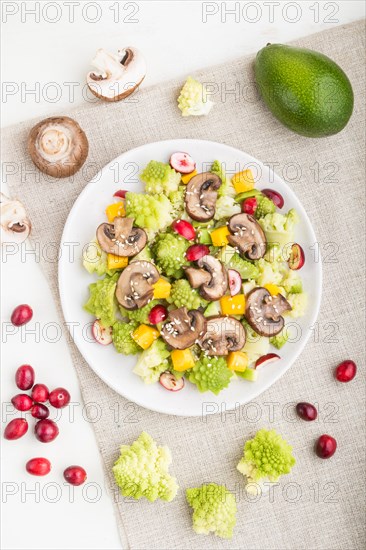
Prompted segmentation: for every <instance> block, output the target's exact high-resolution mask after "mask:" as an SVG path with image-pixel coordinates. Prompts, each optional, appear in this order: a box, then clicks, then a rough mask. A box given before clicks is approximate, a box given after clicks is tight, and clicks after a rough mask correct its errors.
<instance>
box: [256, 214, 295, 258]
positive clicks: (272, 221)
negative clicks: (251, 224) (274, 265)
mask: <svg viewBox="0 0 366 550" xmlns="http://www.w3.org/2000/svg"><path fill="white" fill-rule="evenodd" d="M298 221H299V217H298V215H297V212H296V210H294V209H293V208H292V209H291V210H289V212H288V213H287V214H279V213H278V212H274V213H273V214H267V215H266V216H264V218H261V219H260V220H259V223H260V225H261V226H262V229H263V231H264V233H265V235H266V238H267V241H268V243H269V244H278V245H279V246H281V247H282V251H283V256H284V255H285V252H286V250H287V249H288V254H289V253H290V250H291V248H290V247H289V246H288V244H289V243H293V242H294V240H295V225H296V224H297V223H298ZM283 259H284V261H286V260H287V259H288V256H287V258H285V257H284V258H283Z"/></svg>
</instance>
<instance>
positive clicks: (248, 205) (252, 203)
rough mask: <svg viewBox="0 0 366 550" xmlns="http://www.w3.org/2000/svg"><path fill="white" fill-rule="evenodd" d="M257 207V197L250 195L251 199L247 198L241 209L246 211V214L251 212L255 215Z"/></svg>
mask: <svg viewBox="0 0 366 550" xmlns="http://www.w3.org/2000/svg"><path fill="white" fill-rule="evenodd" d="M256 209H257V199H256V198H255V197H250V198H249V199H245V201H243V202H242V203H241V210H242V212H245V214H250V215H251V216H254V212H255V211H256Z"/></svg>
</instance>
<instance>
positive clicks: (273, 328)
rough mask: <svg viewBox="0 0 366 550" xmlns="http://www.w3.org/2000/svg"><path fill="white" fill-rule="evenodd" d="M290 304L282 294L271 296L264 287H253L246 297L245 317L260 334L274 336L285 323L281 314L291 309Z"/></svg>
mask: <svg viewBox="0 0 366 550" xmlns="http://www.w3.org/2000/svg"><path fill="white" fill-rule="evenodd" d="M291 309H292V308H291V306H290V304H289V303H288V301H287V300H286V298H284V297H283V296H282V294H277V296H272V295H271V294H270V293H269V292H268V290H267V289H266V288H263V287H259V288H254V289H253V290H252V291H251V292H249V294H248V295H247V297H246V306H245V317H246V319H247V321H248V323H249V324H250V326H251V327H252V328H253V329H254V330H255V331H256V332H257V333H258V334H260V335H261V336H267V337H270V336H275V335H276V334H278V333H279V332H281V330H282V329H283V326H284V324H285V320H284V318H283V317H282V316H281V314H282V313H284V312H285V311H291Z"/></svg>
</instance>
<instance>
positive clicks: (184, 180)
mask: <svg viewBox="0 0 366 550" xmlns="http://www.w3.org/2000/svg"><path fill="white" fill-rule="evenodd" d="M196 175H197V170H193V172H190V173H189V174H182V183H184V185H187V183H188V182H189V181H190V180H191V179H192V178H193V176H196Z"/></svg>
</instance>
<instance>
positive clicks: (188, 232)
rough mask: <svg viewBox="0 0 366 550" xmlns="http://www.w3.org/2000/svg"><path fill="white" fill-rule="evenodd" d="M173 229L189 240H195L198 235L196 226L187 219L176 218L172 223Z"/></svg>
mask: <svg viewBox="0 0 366 550" xmlns="http://www.w3.org/2000/svg"><path fill="white" fill-rule="evenodd" d="M172 229H173V230H174V231H175V232H176V233H178V235H180V236H181V237H184V239H187V241H193V240H194V239H195V237H196V230H195V228H194V227H193V225H192V224H191V223H189V222H187V221H186V220H175V222H173V223H172Z"/></svg>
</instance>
